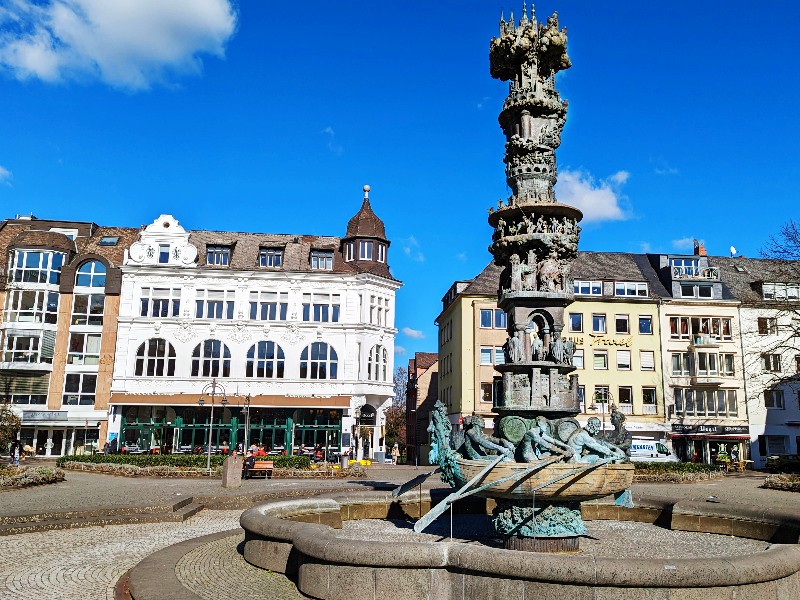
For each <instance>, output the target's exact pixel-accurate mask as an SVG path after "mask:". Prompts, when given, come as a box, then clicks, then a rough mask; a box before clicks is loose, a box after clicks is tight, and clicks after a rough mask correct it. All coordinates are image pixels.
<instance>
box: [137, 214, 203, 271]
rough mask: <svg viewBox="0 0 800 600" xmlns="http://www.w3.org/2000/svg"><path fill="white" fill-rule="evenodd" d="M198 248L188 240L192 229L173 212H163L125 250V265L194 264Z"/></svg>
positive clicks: (173, 265) (178, 265) (189, 265)
mask: <svg viewBox="0 0 800 600" xmlns="http://www.w3.org/2000/svg"><path fill="white" fill-rule="evenodd" d="M195 259H197V247H196V246H193V245H192V244H190V243H189V232H187V231H186V230H185V229H184V228H183V227H181V226H180V224H179V223H178V221H177V219H175V217H173V216H172V215H161V216H160V217H158V218H157V219H156V220H155V221H153V222H152V223H151V224H150V225H148V226H147V227H146V228H145V229H144V230H143V231H142V232H141V233H140V234H139V240H138V241H137V242H134V243H133V244H132V245H131V247H130V250H127V251H126V252H125V264H126V265H166V266H171V267H194V266H196V265H195Z"/></svg>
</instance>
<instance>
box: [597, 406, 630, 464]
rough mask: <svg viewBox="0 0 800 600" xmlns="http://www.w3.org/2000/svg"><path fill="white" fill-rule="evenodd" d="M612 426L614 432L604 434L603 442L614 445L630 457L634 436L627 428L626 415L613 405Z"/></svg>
mask: <svg viewBox="0 0 800 600" xmlns="http://www.w3.org/2000/svg"><path fill="white" fill-rule="evenodd" d="M611 424H612V425H613V426H614V430H613V431H609V432H603V440H605V441H607V442H610V443H612V444H614V445H615V446H616V447H617V448H619V449H620V450H622V451H623V452H624V453H625V454H626V455H628V456H630V452H631V443H632V442H633V436H632V435H631V432H630V431H628V430H627V429H626V428H625V415H624V414H623V413H622V412H621V411H620V410H619V409H618V408H617V407H616V406H615V405H613V404H612V405H611Z"/></svg>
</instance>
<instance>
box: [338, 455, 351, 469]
mask: <svg viewBox="0 0 800 600" xmlns="http://www.w3.org/2000/svg"><path fill="white" fill-rule="evenodd" d="M339 459H340V460H341V461H342V468H343V469H346V468H347V467H349V466H350V457H349V456H347V455H346V454H342V455H341V456H340V457H339Z"/></svg>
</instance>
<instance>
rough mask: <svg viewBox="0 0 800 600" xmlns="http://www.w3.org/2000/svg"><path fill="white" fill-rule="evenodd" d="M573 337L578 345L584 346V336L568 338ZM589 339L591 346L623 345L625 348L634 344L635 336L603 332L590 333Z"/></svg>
mask: <svg viewBox="0 0 800 600" xmlns="http://www.w3.org/2000/svg"><path fill="white" fill-rule="evenodd" d="M567 339H571V340H572V341H573V342H574V343H575V345H576V346H583V337H582V336H581V337H573V338H567ZM589 339H590V340H591V341H590V342H589V346H622V347H624V348H630V347H631V346H633V337H632V336H627V337H607V336H606V335H605V334H602V333H590V334H589Z"/></svg>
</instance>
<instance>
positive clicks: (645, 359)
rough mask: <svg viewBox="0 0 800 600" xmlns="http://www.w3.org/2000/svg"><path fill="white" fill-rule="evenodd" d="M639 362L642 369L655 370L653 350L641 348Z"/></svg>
mask: <svg viewBox="0 0 800 600" xmlns="http://www.w3.org/2000/svg"><path fill="white" fill-rule="evenodd" d="M639 364H640V365H641V367H642V371H655V370H656V360H655V352H654V351H653V350H641V351H640V352H639Z"/></svg>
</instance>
